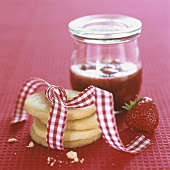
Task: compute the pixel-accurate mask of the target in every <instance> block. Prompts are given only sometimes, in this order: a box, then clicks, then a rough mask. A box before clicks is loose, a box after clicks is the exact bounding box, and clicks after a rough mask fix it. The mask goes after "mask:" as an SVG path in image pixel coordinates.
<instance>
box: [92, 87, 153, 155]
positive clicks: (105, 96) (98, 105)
mask: <svg viewBox="0 0 170 170" xmlns="http://www.w3.org/2000/svg"><path fill="white" fill-rule="evenodd" d="M94 91H95V110H96V114H97V120H98V122H99V127H100V129H101V131H102V136H103V138H105V139H106V141H107V142H108V143H109V144H110V145H111V146H112V147H114V148H115V149H118V150H122V151H124V152H128V153H138V152H139V151H141V150H142V149H144V148H146V147H147V146H148V145H149V144H150V140H149V139H146V138H145V136H144V135H143V136H140V137H138V138H136V140H135V141H133V142H131V144H130V145H129V146H128V147H125V146H124V145H123V143H122V141H121V138H120V136H119V132H118V129H117V125H116V118H115V115H114V105H113V96H112V94H111V93H109V92H107V91H104V90H101V89H99V88H94Z"/></svg>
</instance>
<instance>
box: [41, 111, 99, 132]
mask: <svg viewBox="0 0 170 170" xmlns="http://www.w3.org/2000/svg"><path fill="white" fill-rule="evenodd" d="M40 121H41V122H42V123H43V124H46V125H47V123H48V120H47V119H41V118H40ZM97 127H98V121H97V116H96V114H95V113H93V114H92V115H90V116H88V117H85V118H83V119H77V120H67V123H66V130H87V129H93V128H97Z"/></svg>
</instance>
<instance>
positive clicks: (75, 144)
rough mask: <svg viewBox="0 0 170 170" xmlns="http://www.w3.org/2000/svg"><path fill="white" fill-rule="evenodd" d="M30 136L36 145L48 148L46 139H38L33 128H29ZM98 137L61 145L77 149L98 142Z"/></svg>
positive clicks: (99, 135)
mask: <svg viewBox="0 0 170 170" xmlns="http://www.w3.org/2000/svg"><path fill="white" fill-rule="evenodd" d="M30 136H31V138H32V140H33V141H35V142H36V143H38V144H40V145H42V146H44V147H48V145H47V142H46V139H44V138H41V137H39V136H38V135H37V134H36V133H35V131H34V128H33V127H31V130H30ZM100 137H101V134H98V135H96V136H93V137H92V138H89V139H82V140H75V141H71V142H69V141H67V142H66V141H64V142H63V145H64V148H78V147H82V146H85V145H89V144H91V143H93V142H95V141H96V140H98V139H99V138H100Z"/></svg>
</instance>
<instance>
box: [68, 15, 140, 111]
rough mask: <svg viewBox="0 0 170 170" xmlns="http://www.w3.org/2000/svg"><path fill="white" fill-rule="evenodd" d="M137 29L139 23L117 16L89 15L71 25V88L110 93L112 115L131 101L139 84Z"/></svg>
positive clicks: (132, 19) (129, 18) (126, 17)
mask: <svg viewBox="0 0 170 170" xmlns="http://www.w3.org/2000/svg"><path fill="white" fill-rule="evenodd" d="M141 27H142V23H141V22H140V21H139V20H137V19H135V18H132V17H128V16H121V15H92V16H85V17H82V18H78V19H76V20H73V21H71V22H70V23H69V31H70V32H71V35H72V37H73V39H74V49H73V53H72V58H71V66H70V81H71V85H72V88H73V89H75V90H79V91H82V90H84V89H85V88H86V87H88V86H89V85H94V86H96V87H99V88H101V89H105V90H107V91H110V92H111V93H112V94H113V97H114V108H115V111H120V110H121V109H122V108H121V106H123V105H124V104H125V103H129V102H130V100H134V99H135V98H136V95H137V94H138V93H139V91H140V87H141V80H142V66H141V59H140V55H139V48H138V42H137V40H138V37H139V35H140V33H141Z"/></svg>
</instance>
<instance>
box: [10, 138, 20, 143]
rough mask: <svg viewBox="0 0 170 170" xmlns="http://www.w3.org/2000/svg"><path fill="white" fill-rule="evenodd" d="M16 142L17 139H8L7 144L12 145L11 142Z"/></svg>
mask: <svg viewBox="0 0 170 170" xmlns="http://www.w3.org/2000/svg"><path fill="white" fill-rule="evenodd" d="M17 141H18V140H17V139H15V138H10V139H8V142H9V143H12V142H17Z"/></svg>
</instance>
